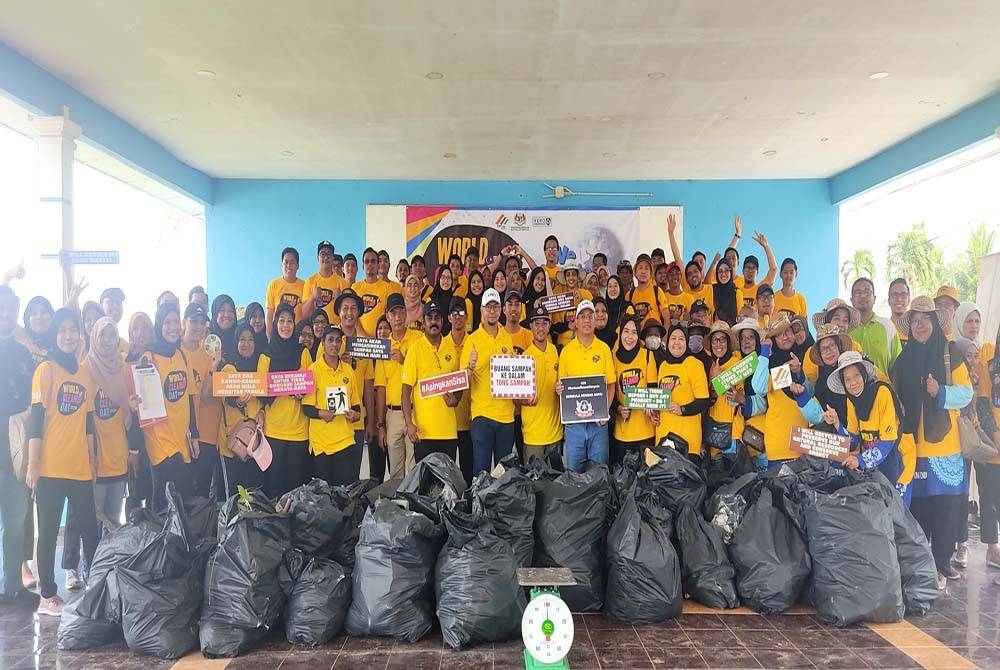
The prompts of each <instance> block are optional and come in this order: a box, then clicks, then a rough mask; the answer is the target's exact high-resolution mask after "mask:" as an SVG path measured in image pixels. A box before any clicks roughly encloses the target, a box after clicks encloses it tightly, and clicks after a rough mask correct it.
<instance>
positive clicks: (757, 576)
mask: <svg viewBox="0 0 1000 670" xmlns="http://www.w3.org/2000/svg"><path fill="white" fill-rule="evenodd" d="M772 496H773V494H772V493H771V491H770V490H769V489H768V488H766V487H759V495H758V497H757V500H755V501H754V502H753V503H752V504H751V505H750V507H749V509H747V511H746V514H745V515H744V516H743V520H742V522H741V523H740V525H739V526H738V527H737V528H736V532H735V534H734V536H733V541H732V542H731V543H730V545H729V558H730V560H731V561H732V563H733V568H734V569H735V570H736V589H737V591H738V592H739V596H740V599H741V600H742V601H743V604H745V605H747V606H749V607H751V608H752V609H754V610H755V611H757V612H761V613H763V614H778V613H781V612H784V611H785V610H786V609H788V608H789V607H791V606H792V605H794V604H795V603H796V602H798V599H799V594H800V593H801V592H802V589H803V588H804V587H805V585H806V584H807V583H808V581H809V574H810V572H811V571H812V561H811V560H810V558H809V551H808V548H807V546H806V541H805V538H803V537H802V535H801V534H800V533H799V530H798V528H797V527H796V526H795V523H794V522H793V521H792V519H791V518H789V516H788V515H787V514H786V513H785V512H784V510H782V509H781V508H780V507H778V506H775V505H774V503H773V501H772Z"/></svg>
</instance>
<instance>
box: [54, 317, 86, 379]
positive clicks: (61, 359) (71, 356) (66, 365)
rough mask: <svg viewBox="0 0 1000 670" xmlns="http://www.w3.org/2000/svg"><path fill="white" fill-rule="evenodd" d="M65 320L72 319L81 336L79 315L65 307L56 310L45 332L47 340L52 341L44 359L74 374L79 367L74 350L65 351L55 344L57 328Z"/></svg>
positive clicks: (81, 328) (81, 324) (81, 327)
mask: <svg viewBox="0 0 1000 670" xmlns="http://www.w3.org/2000/svg"><path fill="white" fill-rule="evenodd" d="M66 321H72V322H73V324H74V325H75V326H76V329H77V330H79V331H81V336H82V334H83V333H82V331H83V323H82V322H81V321H80V317H79V316H78V315H77V313H76V310H73V309H69V308H67V307H63V308H61V309H59V310H56V312H55V314H54V315H53V316H52V324H51V325H50V326H49V330H48V333H46V337H47V339H48V341H49V342H51V343H52V348H51V349H49V353H48V355H47V356H46V360H50V361H52V362H53V363H55V364H56V365H58V366H59V367H61V368H62V369H63V370H65V371H66V372H68V373H70V374H71V375H75V374H76V372H77V370H79V369H80V362H79V361H78V360H77V358H76V351H75V350H74V351H71V352H70V353H66V352H65V351H63V350H62V349H60V348H59V345H57V344H56V335H57V334H58V333H59V328H60V327H61V326H62V324H63V323H65V322H66Z"/></svg>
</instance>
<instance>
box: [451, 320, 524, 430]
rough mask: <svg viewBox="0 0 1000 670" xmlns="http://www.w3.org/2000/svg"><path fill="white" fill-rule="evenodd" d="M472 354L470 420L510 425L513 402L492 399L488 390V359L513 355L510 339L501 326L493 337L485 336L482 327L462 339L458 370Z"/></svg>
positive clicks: (491, 393)
mask: <svg viewBox="0 0 1000 670" xmlns="http://www.w3.org/2000/svg"><path fill="white" fill-rule="evenodd" d="M473 349H475V350H476V356H477V359H476V367H475V368H474V369H473V370H472V371H471V374H470V377H469V391H470V392H471V401H472V408H471V418H473V419H474V418H476V417H477V416H482V417H485V418H487V419H492V420H493V421H496V422H498V423H513V421H514V402H513V401H512V400H505V399H502V398H494V397H493V392H492V389H491V387H490V356H495V355H507V356H510V355H513V353H514V344H513V343H512V342H511V341H510V335H509V334H508V333H507V331H505V330H504V329H503V328H502V327H501V326H499V325H498V326H497V335H496V337H493V336H491V335H490V334H489V333H487V332H486V331H485V330H484V329H483V327H482V326H480V327H479V328H477V329H476V330H475V331H473V332H472V333H471V334H469V335H468V336H466V338H465V346H464V347H462V356H461V358H460V359H459V367H463V368H468V367H469V357H470V356H471V355H472V350H473Z"/></svg>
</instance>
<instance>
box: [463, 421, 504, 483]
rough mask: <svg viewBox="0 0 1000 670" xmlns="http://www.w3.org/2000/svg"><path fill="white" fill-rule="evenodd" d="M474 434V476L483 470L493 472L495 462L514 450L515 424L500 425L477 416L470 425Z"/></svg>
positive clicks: (470, 429)
mask: <svg viewBox="0 0 1000 670" xmlns="http://www.w3.org/2000/svg"><path fill="white" fill-rule="evenodd" d="M469 432H471V433H472V476H473V477H475V476H476V475H478V474H479V473H480V472H482V471H483V470H487V471H489V470H492V469H493V462H494V461H496V462H499V461H500V459H501V458H503V457H504V456H506V455H507V454H509V453H510V452H511V451H512V450H513V449H514V422H513V421H511V422H510V423H500V422H499V421H494V420H493V419H487V418H486V417H485V416H477V417H476V418H474V419H473V420H472V423H471V424H470V425H469Z"/></svg>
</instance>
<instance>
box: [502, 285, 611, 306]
mask: <svg viewBox="0 0 1000 670" xmlns="http://www.w3.org/2000/svg"><path fill="white" fill-rule="evenodd" d="M491 302H495V303H496V304H498V305H499V304H500V294H499V293H497V290H496V289H495V288H488V289H486V292H485V293H483V305H488V304H490V303H491ZM591 307H593V305H591Z"/></svg>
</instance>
